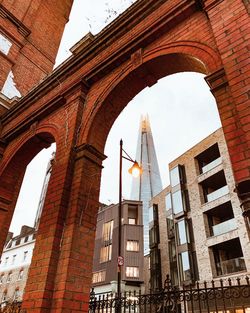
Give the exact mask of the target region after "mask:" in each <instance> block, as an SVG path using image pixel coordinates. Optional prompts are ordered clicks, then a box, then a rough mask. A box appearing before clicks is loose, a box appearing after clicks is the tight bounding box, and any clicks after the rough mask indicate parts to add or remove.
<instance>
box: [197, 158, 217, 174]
mask: <svg viewBox="0 0 250 313" xmlns="http://www.w3.org/2000/svg"><path fill="white" fill-rule="evenodd" d="M221 162H222V158H221V157H219V158H218V159H215V160H214V161H212V162H210V163H208V164H207V165H205V166H203V167H202V168H201V173H202V174H204V173H206V172H208V171H210V170H211V169H212V168H214V167H216V166H217V165H219V164H221Z"/></svg>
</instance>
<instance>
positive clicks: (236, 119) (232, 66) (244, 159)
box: [203, 0, 250, 184]
mask: <svg viewBox="0 0 250 313" xmlns="http://www.w3.org/2000/svg"><path fill="white" fill-rule="evenodd" d="M203 5H204V10H205V11H206V13H207V16H208V19H209V21H210V24H211V28H212V31H213V34H214V38H215V41H216V43H217V48H218V51H219V53H220V55H221V60H222V64H223V69H222V70H221V71H218V72H217V73H214V74H212V75H210V76H208V77H207V82H208V83H209V85H210V87H211V89H212V92H213V94H214V96H215V97H216V100H217V104H218V109H219V113H220V116H221V120H222V126H223V129H224V133H225V138H226V141H227V145H228V149H229V154H230V158H231V161H232V166H233V171H234V176H235V180H236V184H239V183H240V182H243V181H246V182H248V184H250V91H249V85H250V79H249V77H250V75H249V74H250V63H249V59H250V53H249V45H250V36H249V34H250V28H249V24H250V17H249V14H248V12H247V9H246V6H245V5H244V2H243V1H242V0H216V1H215V0H203ZM223 84H224V85H223Z"/></svg>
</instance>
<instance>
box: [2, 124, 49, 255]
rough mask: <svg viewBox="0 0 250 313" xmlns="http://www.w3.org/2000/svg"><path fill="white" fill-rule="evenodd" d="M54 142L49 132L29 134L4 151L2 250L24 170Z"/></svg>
mask: <svg viewBox="0 0 250 313" xmlns="http://www.w3.org/2000/svg"><path fill="white" fill-rule="evenodd" d="M54 141H55V139H54V136H53V135H52V134H51V133H50V132H46V131H45V130H43V131H37V132H36V134H34V133H33V132H29V133H28V134H25V135H24V136H22V138H20V139H19V140H17V142H16V143H15V144H13V147H11V146H10V148H9V149H6V153H5V155H4V158H3V160H2V167H1V172H0V186H1V187H0V201H1V202H0V203H1V210H0V214H1V216H0V247H1V251H2V249H3V246H4V243H5V238H6V237H7V232H8V230H9V226H10V223H11V220H12V216H13V213H14V209H15V205H16V201H17V197H18V194H19V191H20V188H21V185H22V181H23V177H24V174H25V170H26V167H27V165H28V164H29V163H30V161H31V160H32V159H33V158H34V157H35V156H36V155H37V154H38V153H39V152H40V151H41V150H42V149H43V148H48V147H49V146H50V145H51V143H53V142H54Z"/></svg>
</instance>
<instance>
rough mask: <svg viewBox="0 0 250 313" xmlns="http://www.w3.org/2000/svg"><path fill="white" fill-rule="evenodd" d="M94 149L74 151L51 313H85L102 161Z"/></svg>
mask: <svg viewBox="0 0 250 313" xmlns="http://www.w3.org/2000/svg"><path fill="white" fill-rule="evenodd" d="M104 158H105V156H104V155H103V154H102V153H100V152H98V151H97V150H96V149H95V148H94V147H93V146H91V145H88V144H84V145H82V146H80V147H78V148H77V149H76V155H75V166H74V174H73V181H72V185H71V196H70V202H69V211H68V214H67V217H66V220H65V225H64V231H63V236H62V238H61V243H60V246H61V254H60V260H59V263H58V267H57V273H56V280H55V287H54V294H53V303H52V311H53V312H58V313H59V312H65V313H66V312H71V313H73V312H75V313H76V312H87V311H88V302H89V293H90V284H91V278H92V262H93V251H94V243H95V229H96V217H97V212H98V208H99V188H100V178H101V169H102V161H103V159H104Z"/></svg>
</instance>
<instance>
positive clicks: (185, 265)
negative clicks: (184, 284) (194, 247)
mask: <svg viewBox="0 0 250 313" xmlns="http://www.w3.org/2000/svg"><path fill="white" fill-rule="evenodd" d="M179 266H180V276H181V281H187V280H188V281H189V280H191V278H192V277H191V267H190V260H189V253H188V251H185V252H182V253H180V254H179Z"/></svg>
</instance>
